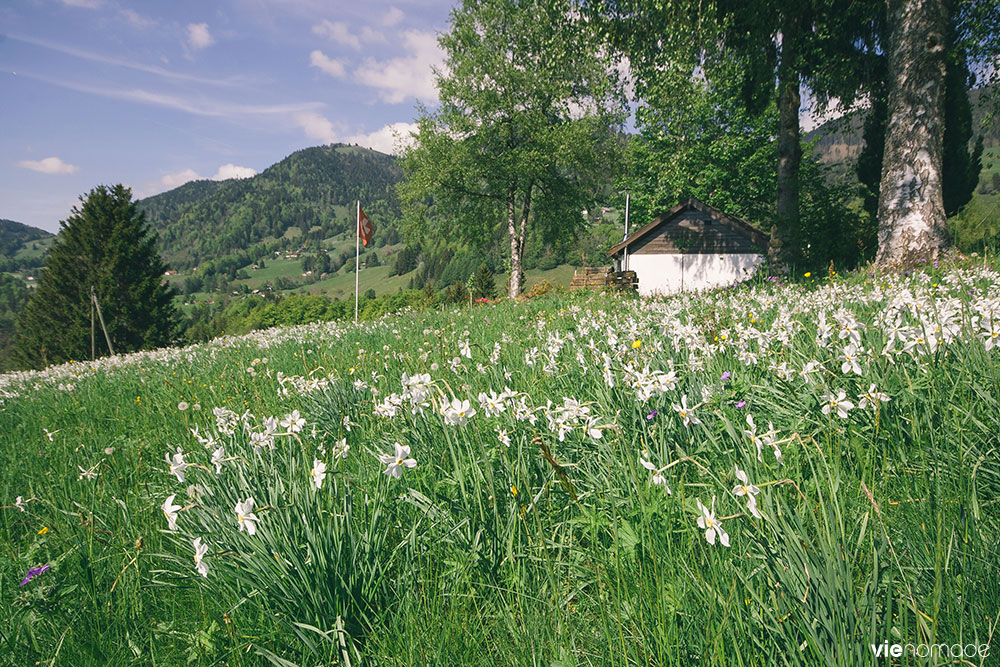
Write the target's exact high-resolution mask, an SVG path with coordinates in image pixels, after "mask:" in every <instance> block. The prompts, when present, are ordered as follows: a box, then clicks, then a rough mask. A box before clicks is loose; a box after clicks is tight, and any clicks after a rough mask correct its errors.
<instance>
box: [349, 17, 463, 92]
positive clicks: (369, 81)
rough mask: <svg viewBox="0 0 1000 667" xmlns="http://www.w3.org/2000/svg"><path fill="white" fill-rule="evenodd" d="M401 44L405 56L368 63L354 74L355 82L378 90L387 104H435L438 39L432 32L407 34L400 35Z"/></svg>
mask: <svg viewBox="0 0 1000 667" xmlns="http://www.w3.org/2000/svg"><path fill="white" fill-rule="evenodd" d="M403 44H404V45H405V47H406V49H407V50H408V51H409V53H408V54H407V55H405V56H401V57H399V58H392V59H390V60H385V61H377V60H375V59H368V60H366V61H365V62H364V63H363V64H362V65H361V67H359V68H358V70H357V72H356V73H355V75H356V78H357V80H358V81H359V82H360V83H363V84H364V85H366V86H371V87H373V88H378V89H379V91H380V93H379V96H380V97H381V98H382V100H383V101H385V102H388V103H390V104H398V103H400V102H402V101H404V100H406V99H407V98H409V97H415V98H418V99H421V100H425V101H431V100H436V99H437V87H436V85H435V79H434V68H435V67H441V66H442V65H443V63H444V51H443V50H442V49H441V47H440V46H439V45H438V41H437V37H436V36H435V35H434V33H431V32H422V31H419V30H408V31H406V32H404V33H403Z"/></svg>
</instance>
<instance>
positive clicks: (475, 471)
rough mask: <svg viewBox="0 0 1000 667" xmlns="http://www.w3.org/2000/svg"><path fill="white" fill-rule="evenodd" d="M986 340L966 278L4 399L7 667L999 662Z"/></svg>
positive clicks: (997, 288) (162, 364) (527, 309)
mask: <svg viewBox="0 0 1000 667" xmlns="http://www.w3.org/2000/svg"><path fill="white" fill-rule="evenodd" d="M998 343H1000V273H998V272H997V270H996V268H995V267H993V266H990V265H987V264H984V262H983V261H982V260H977V262H971V261H962V262H942V263H941V265H940V266H927V267H926V269H925V270H923V271H915V272H912V273H909V274H907V275H903V276H872V275H862V274H858V275H853V276H847V277H842V276H831V277H823V278H822V279H820V278H816V277H812V276H806V277H804V278H800V279H799V280H797V281H794V282H792V283H786V282H785V281H784V280H777V279H775V280H766V279H761V280H759V281H757V282H755V283H753V284H749V285H744V286H740V287H735V288H731V289H724V290H718V291H713V292H709V293H706V294H689V295H680V296H675V297H671V298H665V299H650V300H641V299H638V298H634V297H631V296H624V295H613V294H612V295H601V294H593V293H575V294H571V295H564V294H554V295H549V296H545V297H542V298H537V299H531V300H529V301H525V302H519V303H507V302H501V303H498V304H488V305H477V306H476V307H473V308H462V309H455V310H445V311H439V312H403V313H400V314H397V315H394V316H391V317H386V318H383V319H381V320H378V321H375V322H363V323H361V324H360V325H357V326H355V325H353V324H342V323H324V324H314V325H305V326H299V327H292V328H283V329H272V330H267V331H260V332H254V333H251V334H249V335H246V336H242V337H226V338H221V339H217V340H215V341H212V342H210V343H206V344H201V345H196V346H193V347H188V348H182V349H167V350H159V351H154V352H146V353H138V354H134V355H128V356H124V357H118V358H112V359H102V360H98V361H97V362H77V363H70V364H66V365H63V366H59V367H54V368H50V369H47V370H45V371H40V372H33V373H23V374H12V375H6V376H0V463H2V465H0V506H2V507H0V548H2V552H3V554H4V555H3V558H2V560H0V594H2V596H3V600H2V604H0V664H4V665H18V666H21V665H36V664H38V665H74V666H75V665H129V664H158V665H181V664H191V665H224V664H225V665H258V664H274V665H298V664H302V665H320V664H344V665H347V664H350V665H546V666H555V665H559V666H562V665H567V666H568V665H691V664H708V665H870V664H878V663H882V662H885V663H886V664H954V663H956V662H958V661H964V662H962V663H961V664H971V665H991V664H992V665H996V664H998V658H997V655H998V654H1000V647H998V646H997V644H998V632H1000V576H998V575H1000V506H998V503H1000V438H998V433H1000V404H998V400H1000V374H998V368H997V364H998V361H1000V344H998ZM897 646H901V647H902V648H901V649H900V650H901V651H903V653H902V655H901V656H897V657H892V658H891V661H890V658H889V657H888V656H890V655H893V654H891V653H890V651H893V650H895V647H897ZM956 647H957V651H959V652H960V654H959V653H956ZM922 651H923V653H922V654H921V653H920V652H922ZM880 652H881V653H880ZM879 656H881V657H879Z"/></svg>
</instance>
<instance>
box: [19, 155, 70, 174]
mask: <svg viewBox="0 0 1000 667" xmlns="http://www.w3.org/2000/svg"><path fill="white" fill-rule="evenodd" d="M17 166H19V167H24V168H25V169H31V170H32V171H38V172H41V173H43V174H72V173H73V172H75V171H78V170H79V169H80V168H79V167H77V166H76V165H74V164H69V163H66V162H63V161H62V160H61V159H60V158H57V157H47V158H45V159H44V160H21V161H20V162H18V163H17Z"/></svg>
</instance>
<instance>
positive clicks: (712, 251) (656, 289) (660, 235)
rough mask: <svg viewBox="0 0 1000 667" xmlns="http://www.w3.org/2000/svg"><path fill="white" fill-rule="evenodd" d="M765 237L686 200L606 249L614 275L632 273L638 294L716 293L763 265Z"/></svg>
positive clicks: (712, 209) (745, 223)
mask: <svg viewBox="0 0 1000 667" xmlns="http://www.w3.org/2000/svg"><path fill="white" fill-rule="evenodd" d="M767 241H768V237H767V235H766V234H764V232H762V231H760V230H759V229H757V228H756V227H754V226H753V225H751V224H750V223H748V222H746V221H744V220H740V219H739V218H737V217H735V216H732V215H729V214H728V213H723V212H722V211H720V210H718V209H716V208H712V207H711V206H709V205H708V204H705V203H704V202H701V201H698V200H697V199H694V198H693V197H692V198H689V199H686V200H684V201H682V202H681V203H680V204H678V205H677V206H675V207H673V208H672V209H670V210H669V211H667V212H666V213H664V214H663V215H661V216H659V217H658V218H656V219H655V220H653V221H652V222H651V223H649V224H648V225H646V226H645V227H643V228H642V229H640V230H639V231H637V232H636V233H635V234H632V235H631V236H629V237H627V238H626V239H625V240H624V241H622V242H621V243H619V244H618V245H616V246H614V247H613V248H611V250H609V251H608V255H609V256H610V257H613V258H614V261H615V270H616V271H635V273H636V276H637V277H638V280H639V294H642V295H653V294H673V293H676V292H683V291H691V290H701V289H707V288H710V287H721V286H723V285H730V284H732V283H736V282H739V281H741V280H746V279H747V278H749V277H750V276H752V275H753V273H754V271H756V269H757V266H758V265H759V264H760V263H761V262H763V261H764V258H765V257H766V253H767Z"/></svg>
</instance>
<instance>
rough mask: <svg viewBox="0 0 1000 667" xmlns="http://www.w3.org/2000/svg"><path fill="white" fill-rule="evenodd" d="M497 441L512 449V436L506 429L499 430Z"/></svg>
mask: <svg viewBox="0 0 1000 667" xmlns="http://www.w3.org/2000/svg"><path fill="white" fill-rule="evenodd" d="M497 440H499V441H500V444H502V445H503V446H504V447H510V435H509V434H508V433H507V430H506V429H502V428H497Z"/></svg>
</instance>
